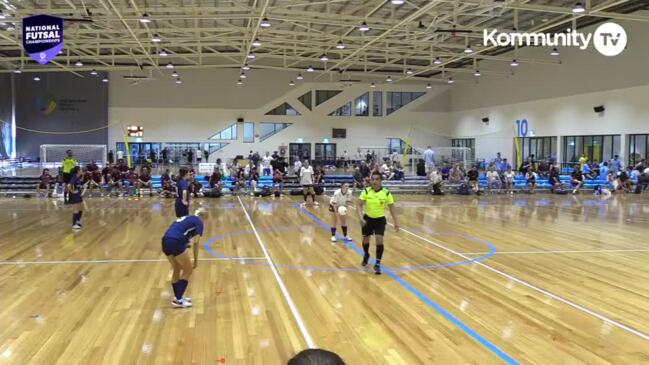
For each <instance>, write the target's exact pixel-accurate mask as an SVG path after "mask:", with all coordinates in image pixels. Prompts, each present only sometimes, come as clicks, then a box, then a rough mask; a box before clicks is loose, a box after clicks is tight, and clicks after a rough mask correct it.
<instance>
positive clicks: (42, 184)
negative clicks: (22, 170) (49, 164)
mask: <svg viewBox="0 0 649 365" xmlns="http://www.w3.org/2000/svg"><path fill="white" fill-rule="evenodd" d="M39 180H40V181H39V182H38V186H37V191H38V195H39V196H40V195H41V189H45V196H48V197H50V196H52V193H51V192H50V188H51V187H52V180H53V178H52V175H50V170H49V169H43V173H42V174H41V176H40V177H39Z"/></svg>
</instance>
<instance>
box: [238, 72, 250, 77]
mask: <svg viewBox="0 0 649 365" xmlns="http://www.w3.org/2000/svg"><path fill="white" fill-rule="evenodd" d="M239 78H240V79H247V78H248V75H246V74H245V73H244V72H242V73H241V75H239Z"/></svg>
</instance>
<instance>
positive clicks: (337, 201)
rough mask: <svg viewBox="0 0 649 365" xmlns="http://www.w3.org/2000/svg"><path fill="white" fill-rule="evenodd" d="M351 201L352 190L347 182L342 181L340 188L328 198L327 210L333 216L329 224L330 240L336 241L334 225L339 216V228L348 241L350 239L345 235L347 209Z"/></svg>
mask: <svg viewBox="0 0 649 365" xmlns="http://www.w3.org/2000/svg"><path fill="white" fill-rule="evenodd" d="M351 202H352V190H351V189H350V188H349V184H347V183H343V184H342V186H341V187H340V189H338V190H336V191H335V192H334V195H333V196H332V197H331V200H329V211H330V212H331V215H332V216H333V224H332V225H331V242H336V226H337V225H338V224H337V223H338V222H337V221H338V218H340V228H342V229H343V236H345V238H346V239H347V240H349V241H351V240H352V238H351V237H350V236H348V235H347V209H349V205H350V203H351Z"/></svg>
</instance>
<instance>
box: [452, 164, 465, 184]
mask: <svg viewBox="0 0 649 365" xmlns="http://www.w3.org/2000/svg"><path fill="white" fill-rule="evenodd" d="M448 180H449V182H451V183H452V184H460V183H461V182H463V181H464V171H462V169H461V168H460V164H455V166H453V168H452V169H451V171H450V172H449V176H448Z"/></svg>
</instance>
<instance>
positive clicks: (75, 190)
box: [66, 166, 83, 230]
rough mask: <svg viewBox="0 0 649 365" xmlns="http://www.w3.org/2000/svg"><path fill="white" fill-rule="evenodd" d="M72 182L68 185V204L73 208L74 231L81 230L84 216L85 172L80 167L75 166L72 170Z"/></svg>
mask: <svg viewBox="0 0 649 365" xmlns="http://www.w3.org/2000/svg"><path fill="white" fill-rule="evenodd" d="M70 174H71V177H70V181H69V182H68V184H67V185H66V189H67V191H68V199H67V204H70V205H71V206H72V229H74V230H77V229H81V215H82V214H83V206H82V204H81V203H82V202H83V198H82V197H81V187H82V185H83V182H82V181H81V180H82V178H83V172H82V171H81V169H80V168H79V166H75V167H73V168H72V170H70Z"/></svg>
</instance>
